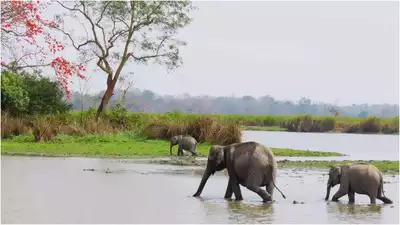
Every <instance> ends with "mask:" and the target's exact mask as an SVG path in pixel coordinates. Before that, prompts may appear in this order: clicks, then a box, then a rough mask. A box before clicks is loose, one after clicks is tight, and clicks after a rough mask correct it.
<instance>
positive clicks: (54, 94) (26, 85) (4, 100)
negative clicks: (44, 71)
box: [1, 70, 71, 117]
mask: <svg viewBox="0 0 400 225" xmlns="http://www.w3.org/2000/svg"><path fill="white" fill-rule="evenodd" d="M63 98H64V92H63V90H62V89H61V87H60V85H59V83H58V82H56V81H51V80H50V79H49V78H47V77H42V76H40V75H33V74H28V73H18V74H17V73H13V72H10V71H7V70H2V71H1V107H2V110H3V111H6V112H8V113H9V114H10V115H11V116H18V117H24V116H28V115H48V114H59V113H65V112H68V111H69V110H70V109H71V105H70V104H68V103H66V101H65V100H63Z"/></svg>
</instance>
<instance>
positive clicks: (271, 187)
mask: <svg viewBox="0 0 400 225" xmlns="http://www.w3.org/2000/svg"><path fill="white" fill-rule="evenodd" d="M274 189H275V187H274V184H273V183H272V181H271V182H269V183H268V184H267V185H266V186H265V190H266V191H267V192H268V193H269V194H270V195H271V201H272V196H273V194H274Z"/></svg>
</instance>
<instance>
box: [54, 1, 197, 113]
mask: <svg viewBox="0 0 400 225" xmlns="http://www.w3.org/2000/svg"><path fill="white" fill-rule="evenodd" d="M57 2H58V4H59V5H60V6H62V8H64V9H65V10H66V11H67V12H68V13H67V14H65V15H62V16H61V15H60V16H58V20H59V21H58V22H60V23H62V22H63V20H64V18H66V16H68V15H69V16H71V17H73V18H75V19H76V20H77V21H80V23H81V24H82V25H83V27H84V29H85V34H86V35H84V37H82V36H81V37H78V36H76V34H74V33H73V30H71V31H68V30H67V29H66V27H65V26H64V27H60V28H58V30H59V31H61V32H62V33H63V34H64V35H65V36H66V37H67V38H68V39H69V40H70V43H71V46H72V47H74V48H75V49H76V50H77V51H78V52H79V53H81V56H82V57H83V58H84V59H86V58H90V57H91V56H95V57H96V58H97V66H98V67H99V68H100V69H101V70H102V71H103V72H104V73H106V75H107V80H106V84H107V88H106V91H105V92H104V95H103V97H102V100H101V103H100V105H99V107H98V110H97V117H99V116H101V115H102V114H103V113H104V109H105V107H106V106H107V105H108V103H109V100H110V98H111V96H112V95H113V92H114V89H115V86H116V83H117V81H118V80H119V77H120V75H121V72H122V70H123V68H124V66H125V65H126V63H127V62H136V63H148V62H153V63H158V64H161V65H165V66H166V67H167V69H168V70H172V69H175V68H178V67H179V66H180V65H181V64H182V58H181V56H180V54H179V47H180V46H184V45H186V43H185V42H184V41H181V40H178V39H176V38H174V36H175V35H176V34H177V31H178V30H179V29H180V28H183V27H185V26H186V25H188V24H189V23H190V22H191V21H192V18H190V17H189V16H188V15H187V14H188V13H189V12H190V11H192V10H193V9H195V7H193V6H192V3H191V2H189V1H79V2H76V1H74V2H61V1H57ZM86 28H87V29H86ZM74 29H75V30H76V28H75V27H74ZM120 44H121V45H122V46H123V48H118V47H119V45H120Z"/></svg>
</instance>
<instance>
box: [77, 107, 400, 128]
mask: <svg viewBox="0 0 400 225" xmlns="http://www.w3.org/2000/svg"><path fill="white" fill-rule="evenodd" d="M85 112H86V111H85ZM80 113H81V111H71V112H70V115H72V116H74V117H79V116H80ZM128 116H141V117H152V116H156V117H161V118H162V117H163V118H167V117H169V118H178V117H184V118H197V117H199V116H211V117H214V118H217V119H224V120H238V121H251V122H264V123H265V126H277V125H278V124H279V123H280V122H284V121H286V120H291V119H294V118H297V117H299V116H303V114H299V115H251V114H213V113H212V114H202V113H181V112H169V113H156V112H131V111H130V112H128ZM312 118H313V119H318V120H324V119H335V121H336V122H337V123H344V124H356V123H359V122H361V121H363V120H364V119H365V118H361V117H351V116H343V117H342V116H338V117H335V116H312ZM395 119H397V120H398V119H399V117H398V116H397V117H390V118H389V117H380V118H379V120H380V122H381V123H392V122H393V120H395Z"/></svg>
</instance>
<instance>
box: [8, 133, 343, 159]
mask: <svg viewBox="0 0 400 225" xmlns="http://www.w3.org/2000/svg"><path fill="white" fill-rule="evenodd" d="M1 145H2V146H1V152H2V154H8V155H10V154H11V155H31V156H33V155H40V156H104V157H136V156H147V157H160V156H169V142H168V141H167V140H152V139H146V138H143V137H138V136H137V135H135V134H134V133H127V132H125V133H118V134H95V135H87V136H83V137H79V136H68V135H58V136H57V137H56V138H55V139H53V140H51V141H48V142H41V143H37V142H34V138H33V135H29V136H28V135H21V136H15V137H12V138H9V139H3V140H2V143H1ZM177 148H178V147H177V146H174V147H173V149H172V154H173V155H176V151H177ZM209 148H210V144H198V146H197V151H198V152H199V155H200V156H206V155H207V154H208V150H209ZM272 150H273V152H274V154H275V155H276V156H341V154H340V153H337V152H320V151H309V150H295V149H286V148H272Z"/></svg>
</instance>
